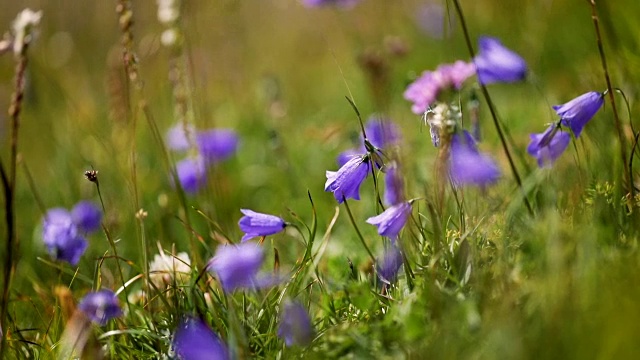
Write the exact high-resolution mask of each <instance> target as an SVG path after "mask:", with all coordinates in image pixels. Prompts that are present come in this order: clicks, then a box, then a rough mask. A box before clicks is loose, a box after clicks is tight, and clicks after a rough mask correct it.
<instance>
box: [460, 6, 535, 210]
mask: <svg viewBox="0 0 640 360" xmlns="http://www.w3.org/2000/svg"><path fill="white" fill-rule="evenodd" d="M453 4H454V5H455V8H456V13H457V14H458V18H459V20H460V25H461V26H462V32H463V34H464V40H465V42H466V44H467V48H468V49H469V54H470V55H471V58H472V59H473V58H474V57H475V52H474V50H473V45H472V44H471V37H470V36H469V30H468V29H467V23H466V22H465V18H464V15H463V13H462V7H461V6H460V3H459V1H458V0H453ZM480 89H481V90H482V95H483V96H484V98H485V100H486V102H487V105H488V106H489V112H490V113H491V118H492V119H493V125H494V126H495V128H496V132H497V133H498V137H499V138H500V143H501V144H502V149H503V150H504V153H505V155H506V156H507V160H508V161H509V167H510V168H511V173H512V174H513V177H514V178H515V180H516V183H517V184H518V188H520V191H521V192H522V197H523V199H524V204H525V205H526V207H527V210H528V211H529V214H530V215H533V208H532V207H531V204H530V203H529V199H528V198H527V193H526V192H525V190H524V187H523V186H522V178H521V177H520V174H519V173H518V169H517V168H516V165H515V162H514V161H513V157H512V156H511V151H509V146H508V145H507V140H506V138H505V135H504V132H503V131H502V127H501V126H500V121H499V120H498V115H497V114H496V109H495V106H494V105H493V101H492V100H491V96H489V91H488V90H487V87H486V86H485V85H484V84H483V83H480Z"/></svg>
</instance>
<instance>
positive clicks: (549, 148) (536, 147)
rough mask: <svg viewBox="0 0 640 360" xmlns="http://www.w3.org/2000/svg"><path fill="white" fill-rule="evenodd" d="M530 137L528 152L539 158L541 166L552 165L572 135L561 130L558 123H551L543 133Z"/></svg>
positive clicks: (567, 144)
mask: <svg viewBox="0 0 640 360" xmlns="http://www.w3.org/2000/svg"><path fill="white" fill-rule="evenodd" d="M530 138H531V142H530V143H529V146H528V147H527V152H528V153H529V155H531V156H533V157H535V158H536V159H537V160H538V166H539V167H545V166H550V165H552V164H553V163H554V162H555V161H556V159H557V158H558V157H560V155H562V153H563V152H564V151H565V150H566V149H567V146H569V142H570V141H571V135H570V134H569V133H568V132H564V131H562V130H560V128H559V127H558V125H557V124H551V126H549V128H548V129H547V130H546V131H545V132H543V133H542V134H531V135H530Z"/></svg>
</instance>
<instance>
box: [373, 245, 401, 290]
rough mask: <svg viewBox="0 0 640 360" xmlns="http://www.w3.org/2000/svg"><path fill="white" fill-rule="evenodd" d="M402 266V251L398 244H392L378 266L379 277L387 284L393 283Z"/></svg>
mask: <svg viewBox="0 0 640 360" xmlns="http://www.w3.org/2000/svg"><path fill="white" fill-rule="evenodd" d="M401 266H402V253H401V252H400V250H399V249H398V247H397V246H396V245H391V246H390V247H389V248H388V249H387V250H386V251H385V253H384V256H383V258H382V260H381V261H379V262H378V265H377V266H376V270H377V272H378V278H379V279H380V281H382V282H384V283H385V284H391V283H392V282H394V281H395V279H396V276H397V275H398V270H400V267H401Z"/></svg>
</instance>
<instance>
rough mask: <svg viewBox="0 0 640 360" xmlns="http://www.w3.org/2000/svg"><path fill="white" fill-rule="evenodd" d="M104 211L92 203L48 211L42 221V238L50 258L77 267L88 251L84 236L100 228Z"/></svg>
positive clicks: (86, 202)
mask: <svg viewBox="0 0 640 360" xmlns="http://www.w3.org/2000/svg"><path fill="white" fill-rule="evenodd" d="M101 219H102V212H101V211H100V209H98V207H97V206H96V205H94V204H93V203H91V202H89V201H80V202H79V203H77V204H76V205H75V206H74V207H73V208H72V209H71V211H67V210H66V209H64V208H53V209H49V210H48V211H47V213H46V214H45V215H44V218H43V219H42V239H43V241H44V244H45V246H46V247H47V250H48V251H49V254H50V255H51V257H53V258H54V259H56V260H63V261H66V262H68V263H70V264H71V265H74V266H75V265H76V264H78V261H80V257H81V256H82V254H84V251H85V250H86V249H87V246H88V243H87V240H86V239H85V237H84V236H86V235H87V234H90V233H93V232H95V231H96V230H98V229H99V228H100V221H101Z"/></svg>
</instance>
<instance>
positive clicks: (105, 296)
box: [78, 289, 122, 326]
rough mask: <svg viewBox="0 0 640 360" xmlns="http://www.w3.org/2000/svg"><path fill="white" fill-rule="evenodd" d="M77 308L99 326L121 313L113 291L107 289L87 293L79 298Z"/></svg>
mask: <svg viewBox="0 0 640 360" xmlns="http://www.w3.org/2000/svg"><path fill="white" fill-rule="evenodd" d="M78 308H79V309H80V310H82V312H84V313H85V314H86V315H87V317H88V318H89V319H90V320H91V321H92V322H94V323H96V324H98V325H100V326H102V325H105V324H106V323H107V322H108V321H109V320H111V319H114V318H116V317H118V316H120V315H122V309H121V308H120V304H119V302H118V297H117V296H116V294H115V293H114V292H113V291H111V290H108V289H103V290H100V291H96V292H91V293H88V294H87V295H86V296H85V297H84V298H83V299H82V300H80V304H78Z"/></svg>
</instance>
